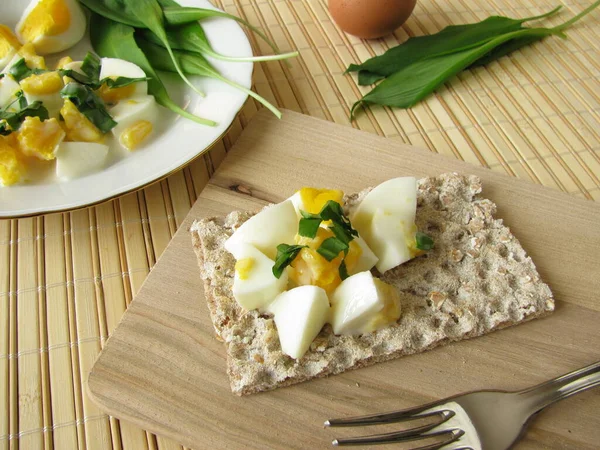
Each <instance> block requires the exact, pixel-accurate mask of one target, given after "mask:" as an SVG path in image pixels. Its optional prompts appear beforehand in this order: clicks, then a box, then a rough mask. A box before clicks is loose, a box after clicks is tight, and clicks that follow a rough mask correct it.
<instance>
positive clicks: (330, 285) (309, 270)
mask: <svg viewBox="0 0 600 450" xmlns="http://www.w3.org/2000/svg"><path fill="white" fill-rule="evenodd" d="M332 236H333V232H332V231H331V230H329V229H327V228H323V227H321V228H319V230H318V231H317V235H316V236H315V237H314V238H308V237H303V236H300V235H296V244H298V245H307V246H308V247H307V248H303V249H302V250H300V253H299V254H298V256H297V257H296V258H295V259H294V261H293V262H292V263H291V265H290V267H291V269H290V270H289V272H288V273H289V277H290V279H291V280H292V282H293V283H294V284H296V285H297V286H302V285H307V284H312V285H315V286H319V287H322V288H323V289H325V291H326V292H327V294H331V293H332V292H333V291H334V290H335V288H336V287H338V286H339V284H340V283H341V282H342V279H341V277H340V273H339V269H340V264H341V262H342V259H343V258H344V254H343V253H340V254H339V255H338V256H337V257H336V258H334V259H332V260H331V261H327V259H325V258H324V257H323V256H321V254H319V252H317V249H318V248H319V247H320V245H321V244H322V243H323V241H324V240H325V239H327V238H329V237H332ZM349 246H350V248H349V249H348V255H347V256H346V260H345V261H346V268H347V269H348V271H352V269H353V268H354V267H355V266H356V263H357V262H358V259H359V258H360V255H361V254H362V250H361V248H360V246H359V245H358V244H357V243H356V241H350V245H349Z"/></svg>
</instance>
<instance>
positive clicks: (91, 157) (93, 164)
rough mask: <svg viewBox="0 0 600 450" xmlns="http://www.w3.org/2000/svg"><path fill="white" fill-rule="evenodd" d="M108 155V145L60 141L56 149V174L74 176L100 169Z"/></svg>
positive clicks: (66, 177) (69, 177)
mask: <svg viewBox="0 0 600 450" xmlns="http://www.w3.org/2000/svg"><path fill="white" fill-rule="evenodd" d="M107 155H108V145H104V144H97V143H94V142H62V143H61V144H60V145H59V146H58V150H57V151H56V175H57V176H58V177H59V178H63V179H72V178H76V177H79V176H82V175H85V174H88V173H90V172H94V171H96V170H99V169H101V168H102V167H103V166H104V163H105V161H106V156H107Z"/></svg>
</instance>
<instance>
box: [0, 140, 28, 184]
mask: <svg viewBox="0 0 600 450" xmlns="http://www.w3.org/2000/svg"><path fill="white" fill-rule="evenodd" d="M24 173H25V165H24V164H23V162H22V161H21V157H20V154H19V150H18V143H17V140H16V137H15V136H14V134H10V135H8V136H0V182H2V184H3V185H4V186H10V185H11V184H15V183H18V182H19V181H21V179H22V178H23V175H24Z"/></svg>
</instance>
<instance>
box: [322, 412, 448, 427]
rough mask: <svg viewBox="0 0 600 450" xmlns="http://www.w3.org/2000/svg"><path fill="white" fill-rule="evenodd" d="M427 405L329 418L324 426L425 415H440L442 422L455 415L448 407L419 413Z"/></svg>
mask: <svg viewBox="0 0 600 450" xmlns="http://www.w3.org/2000/svg"><path fill="white" fill-rule="evenodd" d="M426 409H428V407H419V408H410V409H403V410H401V411H394V412H390V413H384V414H372V415H368V416H356V417H348V418H346V419H329V420H326V421H325V424H324V425H325V426H326V427H353V426H357V425H381V424H386V423H396V422H404V421H407V420H413V419H423V418H427V417H433V416H440V418H441V421H440V422H438V423H437V424H436V425H439V424H440V423H444V422H445V421H446V420H448V419H450V418H451V417H453V416H454V415H455V412H454V411H452V410H450V409H440V410H439V411H432V412H429V413H425V414H419V413H420V412H422V411H425V410H426Z"/></svg>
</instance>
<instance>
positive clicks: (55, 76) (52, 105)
mask: <svg viewBox="0 0 600 450" xmlns="http://www.w3.org/2000/svg"><path fill="white" fill-rule="evenodd" d="M19 85H20V86H21V89H22V90H23V94H24V95H25V98H26V99H27V103H28V104H31V103H33V102H36V101H40V102H42V104H43V106H44V107H45V108H46V109H47V110H48V116H49V117H58V113H59V111H60V108H61V107H62V105H63V99H62V97H61V96H60V91H61V89H62V88H63V87H64V83H63V79H62V77H61V76H60V74H59V73H58V72H56V71H54V72H44V73H41V74H38V75H30V76H28V77H27V78H24V79H23V80H21V81H20V82H19Z"/></svg>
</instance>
